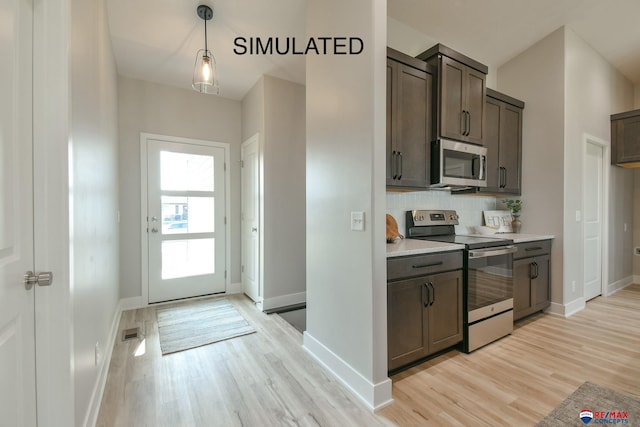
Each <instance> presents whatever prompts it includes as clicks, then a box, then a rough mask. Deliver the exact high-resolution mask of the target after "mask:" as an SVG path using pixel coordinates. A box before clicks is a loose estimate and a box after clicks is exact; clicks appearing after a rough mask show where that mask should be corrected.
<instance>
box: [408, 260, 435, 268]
mask: <svg viewBox="0 0 640 427" xmlns="http://www.w3.org/2000/svg"><path fill="white" fill-rule="evenodd" d="M438 265H442V261H438V262H432V263H431V264H416V265H412V266H411V268H428V267H437V266H438Z"/></svg>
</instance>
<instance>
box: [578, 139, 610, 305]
mask: <svg viewBox="0 0 640 427" xmlns="http://www.w3.org/2000/svg"><path fill="white" fill-rule="evenodd" d="M588 144H594V145H598V146H600V147H601V148H602V206H601V209H602V222H601V223H600V240H601V242H602V247H601V254H600V258H601V271H600V275H601V277H600V294H601V295H603V296H608V295H609V293H608V291H607V289H608V287H607V285H606V284H607V281H608V279H607V278H608V277H609V256H608V255H609V209H608V208H609V181H610V174H611V167H610V164H611V148H610V147H611V144H610V143H609V141H605V140H604V139H601V138H598V137H596V136H593V135H590V134H588V133H583V134H582V160H581V161H582V176H583V179H582V206H581V209H582V212H583V213H584V212H585V197H584V193H585V188H584V182H585V179H584V176H585V175H586V173H587V171H586V170H585V167H584V166H585V158H586V156H587V145H588ZM580 233H581V237H580V247H581V248H582V250H581V252H582V255H581V257H582V260H581V265H582V275H583V278H584V221H581V229H580ZM582 295H584V285H583V289H582Z"/></svg>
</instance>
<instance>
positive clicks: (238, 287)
mask: <svg viewBox="0 0 640 427" xmlns="http://www.w3.org/2000/svg"><path fill="white" fill-rule="evenodd" d="M241 293H242V283H232V284H230V285H229V286H228V287H227V292H226V294H227V295H232V294H241Z"/></svg>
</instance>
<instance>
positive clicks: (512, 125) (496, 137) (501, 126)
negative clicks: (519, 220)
mask: <svg viewBox="0 0 640 427" xmlns="http://www.w3.org/2000/svg"><path fill="white" fill-rule="evenodd" d="M523 109H524V102H522V101H519V100H517V99H515V98H512V97H510V96H508V95H505V94H503V93H500V92H497V91H495V90H492V89H487V97H486V99H485V123H484V125H485V138H484V145H485V147H487V187H486V188H480V189H479V192H481V193H496V194H498V193H499V194H515V195H519V194H520V193H521V191H522V187H521V182H522V181H521V177H522V115H523V114H522V113H523Z"/></svg>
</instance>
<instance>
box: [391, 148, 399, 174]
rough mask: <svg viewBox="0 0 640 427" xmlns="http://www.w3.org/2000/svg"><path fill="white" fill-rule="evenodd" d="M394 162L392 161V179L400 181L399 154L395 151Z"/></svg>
mask: <svg viewBox="0 0 640 427" xmlns="http://www.w3.org/2000/svg"><path fill="white" fill-rule="evenodd" d="M392 156H393V160H391V172H392V175H393V178H392V179H398V152H397V151H395V150H393V154H392Z"/></svg>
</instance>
